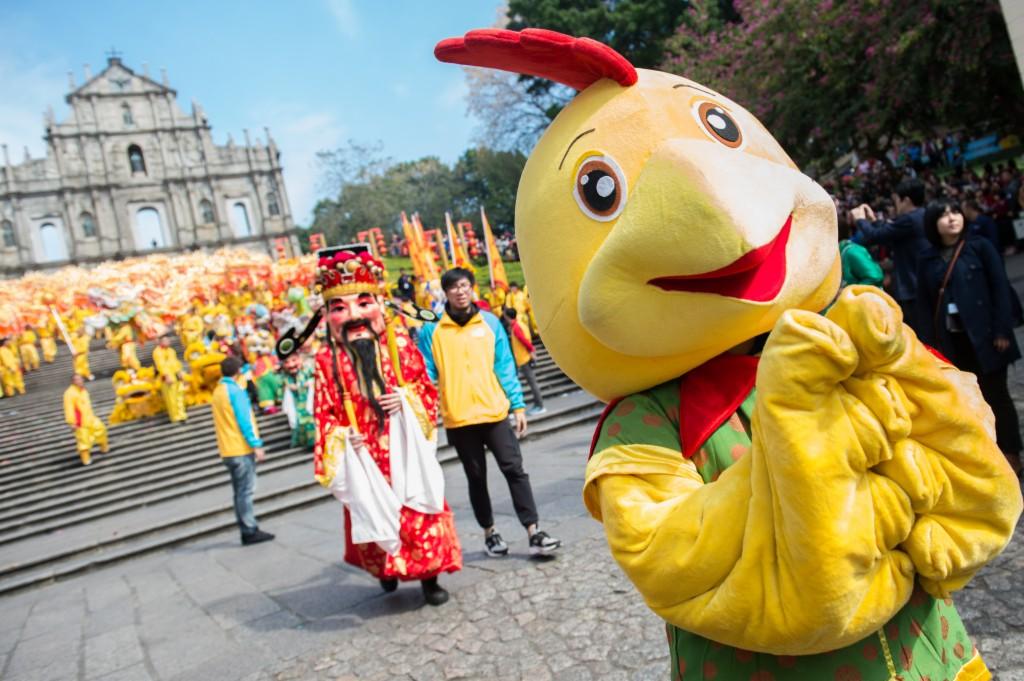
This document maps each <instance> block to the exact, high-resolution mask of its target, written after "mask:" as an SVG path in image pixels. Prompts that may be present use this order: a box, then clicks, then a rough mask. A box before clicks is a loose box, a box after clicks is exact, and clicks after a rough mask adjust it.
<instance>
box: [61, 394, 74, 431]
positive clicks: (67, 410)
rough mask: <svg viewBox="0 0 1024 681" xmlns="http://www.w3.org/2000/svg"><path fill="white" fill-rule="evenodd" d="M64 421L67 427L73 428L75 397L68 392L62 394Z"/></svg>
mask: <svg viewBox="0 0 1024 681" xmlns="http://www.w3.org/2000/svg"><path fill="white" fill-rule="evenodd" d="M64 421H65V423H67V424H68V425H69V426H75V425H77V423H76V422H75V396H74V394H73V393H72V392H71V391H70V390H67V391H65V392H64Z"/></svg>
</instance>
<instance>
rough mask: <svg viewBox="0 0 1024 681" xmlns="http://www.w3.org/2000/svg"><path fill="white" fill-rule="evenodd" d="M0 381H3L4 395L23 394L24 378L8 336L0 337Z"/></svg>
mask: <svg viewBox="0 0 1024 681" xmlns="http://www.w3.org/2000/svg"><path fill="white" fill-rule="evenodd" d="M0 383H3V388H4V395H5V396H6V397H13V396H14V393H18V394H19V395H24V394H25V379H24V377H23V376H22V375H21V365H20V364H19V363H18V356H17V355H16V354H14V347H13V343H11V339H9V338H2V339H0Z"/></svg>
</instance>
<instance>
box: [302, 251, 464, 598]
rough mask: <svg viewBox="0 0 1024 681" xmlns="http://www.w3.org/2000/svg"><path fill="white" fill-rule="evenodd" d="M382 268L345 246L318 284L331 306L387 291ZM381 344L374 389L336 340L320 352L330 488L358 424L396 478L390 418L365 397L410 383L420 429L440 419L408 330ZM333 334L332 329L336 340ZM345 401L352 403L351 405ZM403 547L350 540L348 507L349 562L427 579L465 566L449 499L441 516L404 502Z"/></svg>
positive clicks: (430, 428) (324, 463)
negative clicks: (387, 547)
mask: <svg viewBox="0 0 1024 681" xmlns="http://www.w3.org/2000/svg"><path fill="white" fill-rule="evenodd" d="M382 275H383V267H382V265H381V263H380V261H378V260H376V259H375V258H373V257H372V256H370V255H369V254H368V253H361V254H358V255H356V254H353V253H351V252H348V251H342V252H340V253H337V254H333V255H329V256H324V257H321V258H320V263H319V268H318V284H319V286H320V288H321V291H322V294H323V297H324V301H325V304H327V305H330V301H331V300H332V299H334V298H336V297H341V296H344V295H347V294H352V293H370V294H373V295H382V294H383V292H384V288H383V281H382V278H381V277H382ZM387 335H392V337H393V338H394V342H393V343H391V344H390V346H391V347H390V348H389V344H388V343H387V342H386V340H385V339H384V338H381V339H380V342H379V343H378V346H379V347H378V352H377V357H378V367H379V372H380V377H381V379H382V381H383V384H384V385H383V386H379V385H378V386H372V385H371V386H369V388H367V386H366V385H364V382H363V381H361V380H360V378H359V376H358V375H357V370H356V367H355V365H354V364H353V361H352V358H351V357H350V356H349V354H348V352H347V351H346V350H345V349H344V348H339V347H338V343H337V341H336V340H329V342H328V343H327V344H326V345H325V346H324V347H323V348H321V349H320V351H319V352H318V353H317V355H316V373H315V382H316V383H315V390H316V393H315V399H314V404H315V417H316V426H317V433H316V434H317V437H316V447H315V454H314V465H315V476H316V479H317V480H318V481H319V482H320V483H321V484H323V485H324V486H330V485H331V483H332V481H333V479H334V476H335V475H336V472H337V469H338V466H339V464H341V463H342V462H341V457H342V454H343V452H344V445H345V437H346V436H347V433H348V432H349V431H348V428H349V426H350V425H352V418H354V420H355V425H356V427H357V429H358V431H359V433H361V434H362V435H363V437H364V438H365V439H366V449H367V451H368V452H369V455H370V457H371V458H372V460H373V462H374V463H375V464H376V465H377V467H378V469H379V471H380V473H381V474H382V475H383V476H384V478H385V480H386V481H387V484H389V485H390V484H391V483H392V469H391V464H392V457H393V453H392V452H391V451H390V449H389V433H388V422H389V420H390V417H388V418H380V416H379V415H378V413H376V411H375V409H374V406H373V404H372V403H371V402H370V400H369V399H368V396H367V394H366V393H367V391H368V389H369V390H372V391H374V393H375V394H378V395H379V394H381V393H380V390H381V388H382V387H383V389H384V391H387V392H391V391H395V390H398V389H399V386H404V394H405V397H406V398H407V400H408V403H409V404H410V405H411V406H412V407H413V409H414V410H415V411H416V412H417V413H418V415H419V421H420V426H421V427H422V428H423V430H424V433H425V434H427V435H428V436H432V435H433V434H434V429H435V423H436V419H437V408H438V405H437V389H436V388H435V387H434V385H433V383H431V382H430V379H429V378H428V377H427V373H426V368H425V366H424V363H423V357H422V355H420V353H419V350H417V349H416V345H415V343H413V342H412V341H411V340H410V339H409V337H408V335H407V334H406V332H405V330H404V329H402V328H400V327H399V326H397V325H395V326H393V327H392V330H391V331H390V332H389V333H388V334H387ZM330 337H331V333H330V332H328V338H329V339H330ZM346 401H349V403H350V406H349V407H348V408H346ZM399 528H400V529H399V545H398V546H397V548H396V550H395V551H394V552H393V553H388V552H386V551H385V550H383V549H382V548H381V547H380V546H379V545H378V544H376V543H361V544H356V543H353V541H352V517H351V513H350V512H349V510H348V509H347V508H346V510H345V562H347V563H349V564H351V565H355V566H356V567H360V568H362V569H364V570H366V571H367V572H369V573H370V574H371V575H373V576H375V577H377V578H379V579H381V580H392V579H398V580H402V581H409V580H428V579H430V578H434V577H436V576H437V575H438V574H440V573H442V572H455V571H457V570H459V569H461V568H462V550H461V547H460V545H459V540H458V536H457V535H456V532H455V524H454V520H453V518H452V513H451V509H450V508H449V507H448V504H447V502H444V504H443V511H442V512H440V513H423V512H420V511H417V510H413V509H412V508H409V507H408V506H404V505H403V506H402V507H401V510H400V518H399Z"/></svg>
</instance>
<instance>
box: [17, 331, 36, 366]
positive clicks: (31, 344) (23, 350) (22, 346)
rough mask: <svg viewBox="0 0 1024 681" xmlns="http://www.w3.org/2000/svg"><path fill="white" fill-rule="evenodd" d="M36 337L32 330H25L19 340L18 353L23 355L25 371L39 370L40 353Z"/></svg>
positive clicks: (22, 362) (22, 360) (22, 363)
mask: <svg viewBox="0 0 1024 681" xmlns="http://www.w3.org/2000/svg"><path fill="white" fill-rule="evenodd" d="M37 339H38V336H36V333H35V331H33V330H32V329H25V330H24V331H22V333H21V336H20V337H19V338H18V352H19V353H20V354H21V367H22V370H24V371H35V370H36V369H38V368H39V351H38V350H36V340H37Z"/></svg>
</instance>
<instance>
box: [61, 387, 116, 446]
mask: <svg viewBox="0 0 1024 681" xmlns="http://www.w3.org/2000/svg"><path fill="white" fill-rule="evenodd" d="M64 420H65V421H66V422H67V424H68V425H69V426H71V427H72V428H73V429H74V431H75V442H76V444H77V445H78V455H79V456H80V457H81V459H82V465H84V466H88V465H89V464H90V463H92V448H93V446H95V445H99V446H100V451H101V452H103V453H104V454H106V453H107V452H108V451H109V450H110V446H109V444H108V443H107V427H106V426H104V425H103V422H102V421H100V420H99V419H98V418H96V414H94V413H93V411H92V400H90V399H89V391H88V390H86V389H85V379H84V378H82V375H81V374H75V375H74V376H72V377H71V385H70V387H68V389H67V390H65V391H64Z"/></svg>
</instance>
